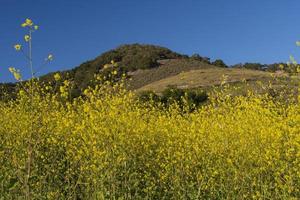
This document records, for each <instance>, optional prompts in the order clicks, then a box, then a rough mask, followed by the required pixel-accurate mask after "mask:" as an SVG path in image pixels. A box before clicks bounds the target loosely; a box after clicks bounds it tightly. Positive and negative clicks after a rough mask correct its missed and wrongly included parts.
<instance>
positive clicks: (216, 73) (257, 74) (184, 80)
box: [138, 67, 271, 92]
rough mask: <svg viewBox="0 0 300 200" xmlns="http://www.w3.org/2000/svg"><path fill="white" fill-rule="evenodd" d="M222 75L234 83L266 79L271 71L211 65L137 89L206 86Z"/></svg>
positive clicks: (216, 81)
mask: <svg viewBox="0 0 300 200" xmlns="http://www.w3.org/2000/svg"><path fill="white" fill-rule="evenodd" d="M224 77H227V78H226V80H227V82H230V83H236V82H241V81H242V80H247V81H256V80H267V79H270V78H271V73H268V72H263V71H256V70H248V69H227V68H217V67H211V68H205V69H198V70H190V71H187V72H181V73H179V74H177V75H174V76H170V77H168V78H165V79H161V80H158V81H156V82H153V83H151V84H147V85H145V86H143V87H141V88H139V89H138V91H145V90H153V91H155V92H161V91H163V90H164V89H166V88H167V87H168V86H176V87H178V88H197V87H208V86H213V85H219V84H221V82H222V81H224Z"/></svg>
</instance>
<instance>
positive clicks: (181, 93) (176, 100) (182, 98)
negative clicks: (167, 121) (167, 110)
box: [139, 87, 208, 111]
mask: <svg viewBox="0 0 300 200" xmlns="http://www.w3.org/2000/svg"><path fill="white" fill-rule="evenodd" d="M139 99H140V100H141V101H142V102H150V101H152V102H154V103H156V104H161V105H163V106H165V107H169V106H171V105H173V104H177V105H178V106H179V107H180V108H181V109H183V107H184V106H185V107H188V109H189V111H192V110H194V109H195V108H197V107H199V106H200V105H202V104H203V103H205V102H206V101H207V100H208V95H207V93H206V92H205V91H203V90H200V89H197V90H195V89H194V90H192V89H179V88H175V87H169V88H167V89H165V90H164V91H163V92H162V94H161V95H157V94H156V93H155V92H153V91H143V92H141V93H140V94H139Z"/></svg>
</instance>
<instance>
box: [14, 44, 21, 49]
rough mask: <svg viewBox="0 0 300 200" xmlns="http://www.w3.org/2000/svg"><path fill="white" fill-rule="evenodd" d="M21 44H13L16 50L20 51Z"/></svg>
mask: <svg viewBox="0 0 300 200" xmlns="http://www.w3.org/2000/svg"><path fill="white" fill-rule="evenodd" d="M21 47H22V46H21V45H20V44H16V45H15V46H14V48H15V49H16V51H20V50H21Z"/></svg>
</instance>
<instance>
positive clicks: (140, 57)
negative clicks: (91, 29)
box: [1, 44, 271, 97]
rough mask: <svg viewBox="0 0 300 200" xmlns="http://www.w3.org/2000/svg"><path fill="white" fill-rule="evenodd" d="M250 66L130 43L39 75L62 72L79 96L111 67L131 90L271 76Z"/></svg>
mask: <svg viewBox="0 0 300 200" xmlns="http://www.w3.org/2000/svg"><path fill="white" fill-rule="evenodd" d="M112 61H113V64H112V63H111V62H112ZM248 65H249V64H248ZM248 65H245V67H243V66H242V67H241V66H239V67H235V68H227V66H226V64H225V63H224V62H223V61H222V60H220V59H217V60H216V61H214V62H211V61H210V59H209V58H207V57H201V56H200V55H198V54H194V55H192V56H190V57H189V56H187V55H183V54H179V53H176V52H173V51H171V50H170V49H168V48H165V47H160V46H155V45H146V44H127V45H121V46H119V47H118V48H116V49H112V50H109V51H107V52H105V53H103V54H101V55H100V56H98V57H96V58H95V59H92V60H89V61H86V62H84V63H82V64H81V65H79V66H77V67H75V68H73V69H71V70H66V71H61V72H53V73H49V74H47V75H44V76H42V77H40V80H41V81H43V82H53V81H54V78H53V75H54V73H60V74H61V76H62V79H63V80H64V79H69V80H71V81H72V83H73V85H74V87H73V89H72V91H71V93H72V96H73V97H76V96H79V95H81V93H82V91H83V90H84V89H85V88H87V87H88V86H91V85H93V80H94V75H95V74H99V73H106V72H109V71H112V70H118V72H119V73H118V75H121V74H122V73H126V74H127V75H128V77H129V78H130V81H129V79H128V82H127V83H128V84H127V85H128V89H131V90H136V91H144V90H154V91H157V92H160V91H162V90H163V89H165V88H166V87H167V86H170V85H172V86H176V87H180V88H196V87H209V86H213V85H218V84H220V82H221V79H222V76H223V75H225V76H228V81H229V82H241V81H242V80H243V79H247V80H266V79H267V77H270V74H271V73H270V72H264V71H262V70H252V69H245V68H246V67H247V66H248ZM251 66H252V65H251ZM255 66H256V65H255ZM255 69H256V68H255ZM1 87H2V88H4V89H2V91H5V92H8V93H9V92H10V91H14V85H13V84H3V85H2V86H1ZM2 93H3V92H2Z"/></svg>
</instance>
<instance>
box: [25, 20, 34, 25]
mask: <svg viewBox="0 0 300 200" xmlns="http://www.w3.org/2000/svg"><path fill="white" fill-rule="evenodd" d="M25 23H26V24H27V26H32V25H33V22H32V20H31V19H29V18H27V19H26V20H25Z"/></svg>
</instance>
